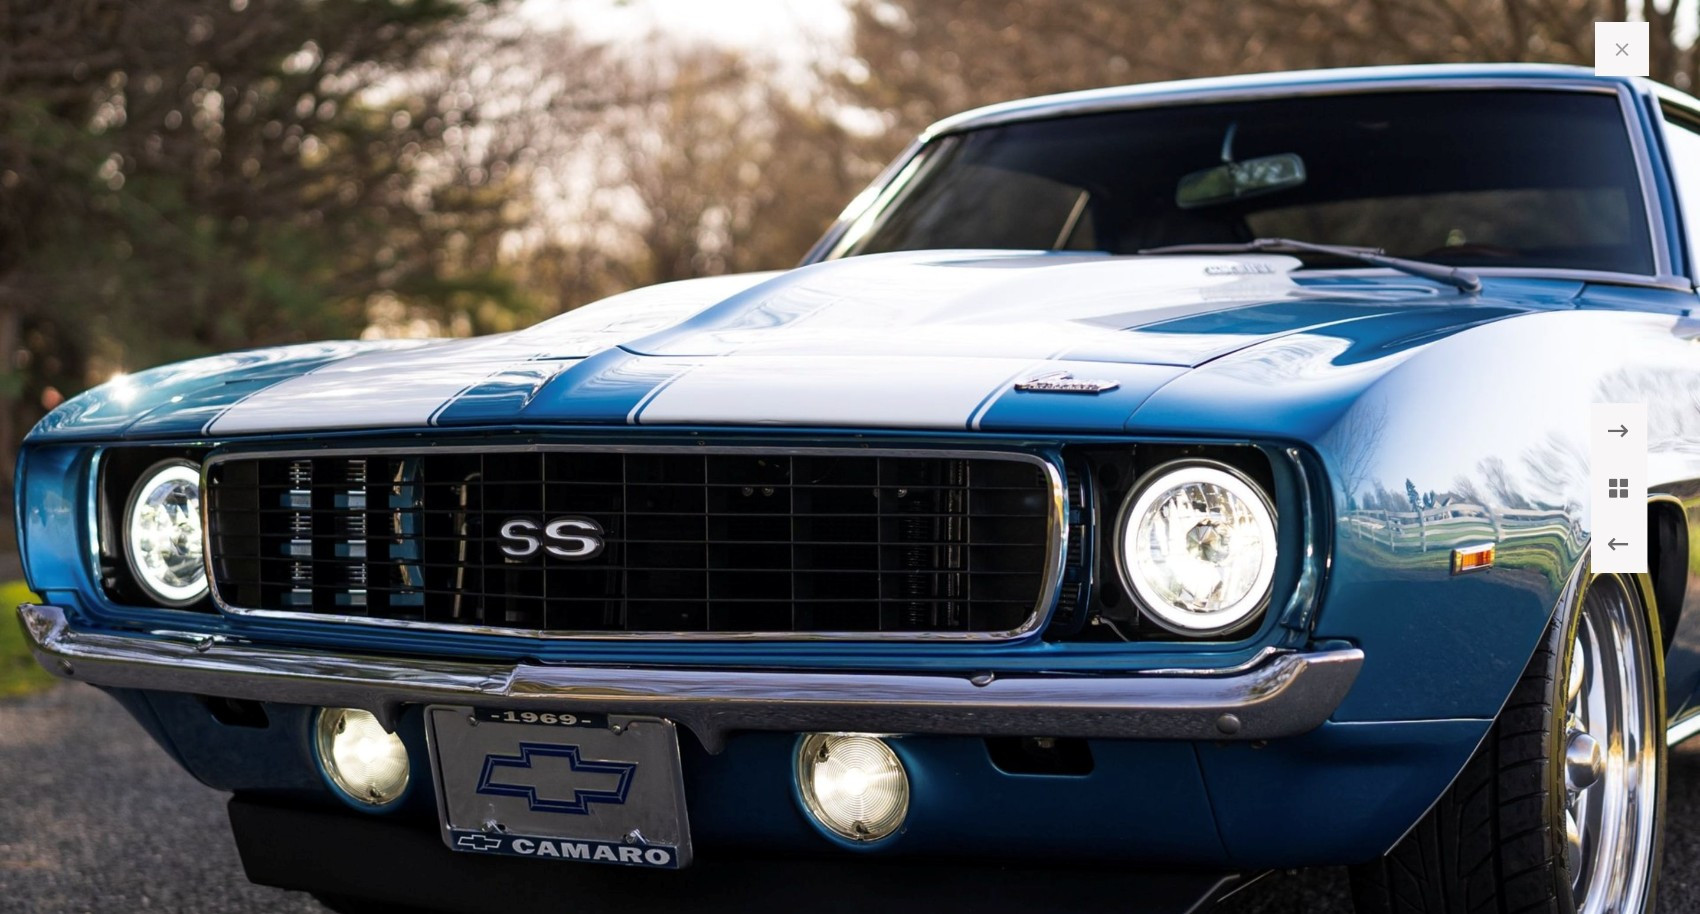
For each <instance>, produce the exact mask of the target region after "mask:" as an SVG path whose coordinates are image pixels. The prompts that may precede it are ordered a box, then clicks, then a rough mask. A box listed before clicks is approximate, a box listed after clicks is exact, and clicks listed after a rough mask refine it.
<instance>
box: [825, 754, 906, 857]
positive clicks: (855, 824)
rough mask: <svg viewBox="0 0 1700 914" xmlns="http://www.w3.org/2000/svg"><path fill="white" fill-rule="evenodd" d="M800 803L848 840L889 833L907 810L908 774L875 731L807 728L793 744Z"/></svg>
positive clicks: (828, 828)
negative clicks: (864, 733) (865, 733)
mask: <svg viewBox="0 0 1700 914" xmlns="http://www.w3.org/2000/svg"><path fill="white" fill-rule="evenodd" d="M797 788H798V792H799V793H800V794H801V795H802V798H803V806H804V807H805V808H807V809H808V811H809V815H810V816H813V817H814V819H815V821H816V822H819V823H820V824H821V825H822V826H823V827H825V828H826V829H827V830H829V831H831V832H832V833H833V834H835V835H837V836H839V837H840V838H844V839H846V840H848V841H856V842H868V841H878V840H880V839H881V838H886V837H889V836H891V835H892V834H893V833H894V832H896V831H897V829H898V828H899V827H901V826H902V825H903V820H904V818H905V817H907V816H908V815H909V775H908V774H907V773H906V772H905V771H904V770H903V763H902V762H901V761H899V760H898V758H897V753H895V752H893V751H891V746H889V745H887V744H886V741H885V740H883V739H880V738H879V737H877V736H860V735H857V734H853V733H810V734H809V735H807V736H805V737H803V740H802V742H801V743H800V744H799V745H798V747H797Z"/></svg>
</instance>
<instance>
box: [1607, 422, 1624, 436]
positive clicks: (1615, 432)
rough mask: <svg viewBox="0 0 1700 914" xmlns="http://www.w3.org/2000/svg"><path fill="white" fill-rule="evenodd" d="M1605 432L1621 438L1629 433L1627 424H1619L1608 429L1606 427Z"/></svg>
mask: <svg viewBox="0 0 1700 914" xmlns="http://www.w3.org/2000/svg"><path fill="white" fill-rule="evenodd" d="M1606 433H1607V434H1611V435H1616V436H1617V437H1619V438H1622V437H1625V436H1627V435H1628V434H1629V426H1627V425H1620V426H1618V427H1617V428H1608V429H1606Z"/></svg>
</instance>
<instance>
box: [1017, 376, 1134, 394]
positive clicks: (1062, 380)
mask: <svg viewBox="0 0 1700 914" xmlns="http://www.w3.org/2000/svg"><path fill="white" fill-rule="evenodd" d="M1120 386H1122V385H1121V382H1120V381H1094V380H1091V379H1089V378H1077V377H1075V376H1074V375H1073V374H1072V373H1070V372H1067V371H1054V372H1051V373H1050V374H1042V375H1039V376H1038V377H1036V378H1028V379H1027V380H1025V381H1017V382H1015V389H1016V390H1026V391H1031V392H1033V393H1047V394H1102V393H1109V392H1110V391H1112V390H1115V389H1116V388H1118V387H1120Z"/></svg>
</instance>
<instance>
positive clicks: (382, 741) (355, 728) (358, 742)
mask: <svg viewBox="0 0 1700 914" xmlns="http://www.w3.org/2000/svg"><path fill="white" fill-rule="evenodd" d="M314 730H315V734H314V739H313V748H314V749H315V751H317V753H318V756H319V768H320V769H322V770H323V771H324V773H325V780H327V781H329V782H330V784H331V786H332V787H334V788H336V791H337V793H340V794H342V795H343V796H344V797H347V798H348V799H350V800H352V801H354V802H355V803H358V804H360V805H361V806H372V807H379V806H388V805H390V804H391V803H394V802H395V801H397V800H399V799H401V796H402V794H404V793H406V792H407V782H408V780H409V777H410V775H409V770H408V764H407V746H405V745H403V743H402V741H401V737H399V736H396V735H395V734H394V733H390V732H389V731H387V730H385V729H384V725H383V724H380V723H378V719H377V718H376V717H373V716H372V715H371V713H370V712H368V711H361V710H358V709H355V708H322V709H320V711H319V720H318V724H317V726H316V727H315V728H314Z"/></svg>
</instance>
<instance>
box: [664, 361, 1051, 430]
mask: <svg viewBox="0 0 1700 914" xmlns="http://www.w3.org/2000/svg"><path fill="white" fill-rule="evenodd" d="M1038 364H1041V363H1035V362H1034V360H1032V359H1025V358H1023V359H974V358H956V359H932V360H904V362H903V367H902V369H901V370H895V371H894V370H892V369H891V362H890V360H887V359H880V358H863V357H855V356H824V357H823V356H814V357H808V358H802V357H795V356H729V357H723V358H716V359H708V360H705V361H704V363H703V364H701V365H700V366H698V367H697V368H695V369H693V370H691V371H689V372H686V373H684V374H682V375H680V376H678V377H677V378H675V379H674V380H673V381H672V382H671V383H669V384H668V385H667V386H665V387H663V388H661V389H660V391H658V392H657V393H656V394H655V395H654V396H653V397H652V398H651V399H650V400H649V402H648V403H647V404H645V405H644V406H643V407H641V408H640V409H639V410H638V411H637V412H636V415H635V418H636V420H637V421H638V422H639V423H641V424H643V425H670V424H693V423H716V424H721V423H724V424H737V425H829V426H830V425H842V426H863V427H869V426H871V427H877V428H967V427H968V426H969V423H970V421H971V419H972V417H973V416H974V415H975V414H976V413H978V412H979V411H980V409H981V407H982V405H983V404H984V403H985V401H986V400H987V399H989V398H990V397H992V396H994V395H995V394H996V393H998V392H999V391H1002V390H1005V389H1006V388H1007V387H1008V386H1009V384H1010V381H1011V379H1012V378H1014V377H1016V376H1018V375H1020V374H1022V373H1023V372H1031V371H1033V370H1034V369H1035V367H1036V365H1038Z"/></svg>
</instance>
